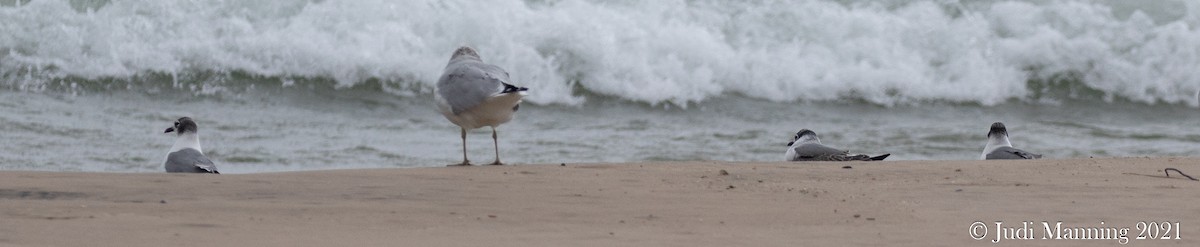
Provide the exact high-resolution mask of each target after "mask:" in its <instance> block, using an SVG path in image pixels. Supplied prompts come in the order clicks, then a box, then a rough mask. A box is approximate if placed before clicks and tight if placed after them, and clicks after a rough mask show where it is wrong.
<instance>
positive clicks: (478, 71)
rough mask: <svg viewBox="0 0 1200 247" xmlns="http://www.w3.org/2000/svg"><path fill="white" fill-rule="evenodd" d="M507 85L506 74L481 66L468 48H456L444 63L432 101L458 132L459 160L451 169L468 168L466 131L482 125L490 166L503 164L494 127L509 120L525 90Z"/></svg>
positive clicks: (486, 65)
mask: <svg viewBox="0 0 1200 247" xmlns="http://www.w3.org/2000/svg"><path fill="white" fill-rule="evenodd" d="M508 82H509V79H508V72H505V71H504V69H501V68H500V67H497V66H495V65H491V64H487V63H484V62H483V60H481V59H480V58H479V53H477V52H475V49H471V47H467V46H463V47H459V48H458V50H455V51H454V55H452V56H450V63H449V64H446V71H445V72H443V73H442V77H441V78H440V79H438V83H437V88H435V89H434V91H435V94H434V99H435V100H436V101H437V106H438V111H440V112H441V113H442V115H443V116H446V119H447V120H450V122H451V123H454V124H455V125H458V127H460V128H461V130H462V132H461V133H462V141H463V161H462V163H460V164H453V165H451V166H469V165H471V162H470V161H469V160H467V130H470V129H477V128H482V127H484V126H488V127H492V143H493V144H494V146H495V149H496V161H495V162H492V164H491V165H503V163H500V143H499V141H497V140H496V126H500V124H503V123H507V122H508V121H509V120H512V118H513V113H515V112H517V108H519V107H520V104H521V98H522V97H524V96H525V94H526V91H528V90H529V89H528V88H523V87H518V86H513V85H512V84H509V83H508Z"/></svg>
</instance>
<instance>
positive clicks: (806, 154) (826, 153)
mask: <svg viewBox="0 0 1200 247" xmlns="http://www.w3.org/2000/svg"><path fill="white" fill-rule="evenodd" d="M795 151H796V158H795V159H793V160H792V161H851V160H861V161H872V160H883V159H885V158H887V157H888V156H889V155H891V154H884V155H880V156H875V157H871V156H868V155H865V154H857V155H850V152H849V151H846V150H841V149H836V148H832V147H829V146H825V145H821V144H817V143H809V144H803V145H800V146H796V149H795Z"/></svg>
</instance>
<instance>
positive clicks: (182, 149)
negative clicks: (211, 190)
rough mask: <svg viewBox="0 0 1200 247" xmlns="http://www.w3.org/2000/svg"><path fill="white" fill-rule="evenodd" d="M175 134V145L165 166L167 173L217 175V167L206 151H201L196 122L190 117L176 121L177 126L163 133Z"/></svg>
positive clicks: (168, 155) (168, 154)
mask: <svg viewBox="0 0 1200 247" xmlns="http://www.w3.org/2000/svg"><path fill="white" fill-rule="evenodd" d="M171 132H175V136H176V139H175V145H174V146H171V151H170V152H168V153H167V161H166V162H165V163H164V164H163V166H165V167H166V168H167V172H190V173H217V174H220V172H217V165H215V164H213V162H212V160H209V159H208V156H204V151H201V150H200V136H199V135H198V134H197V133H196V122H194V121H192V118H190V117H182V118H179V120H175V126H173V127H170V128H167V131H165V132H163V133H171Z"/></svg>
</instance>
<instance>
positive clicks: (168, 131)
mask: <svg viewBox="0 0 1200 247" xmlns="http://www.w3.org/2000/svg"><path fill="white" fill-rule="evenodd" d="M171 132H175V127H171V128H167V131H163V133H171Z"/></svg>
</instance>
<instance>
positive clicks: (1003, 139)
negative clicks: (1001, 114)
mask: <svg viewBox="0 0 1200 247" xmlns="http://www.w3.org/2000/svg"><path fill="white" fill-rule="evenodd" d="M987 136H988V143H987V146H984V147H983V154H981V155H979V159H981V160H1004V159H1037V158H1041V157H1042V155H1041V154H1035V153H1030V152H1029V151H1025V150H1020V149H1016V148H1013V147H1012V144H1011V143H1009V142H1008V129H1005V128H1004V124H1002V123H1000V122H995V123H992V129H991V130H989V131H988V134H987Z"/></svg>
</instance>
